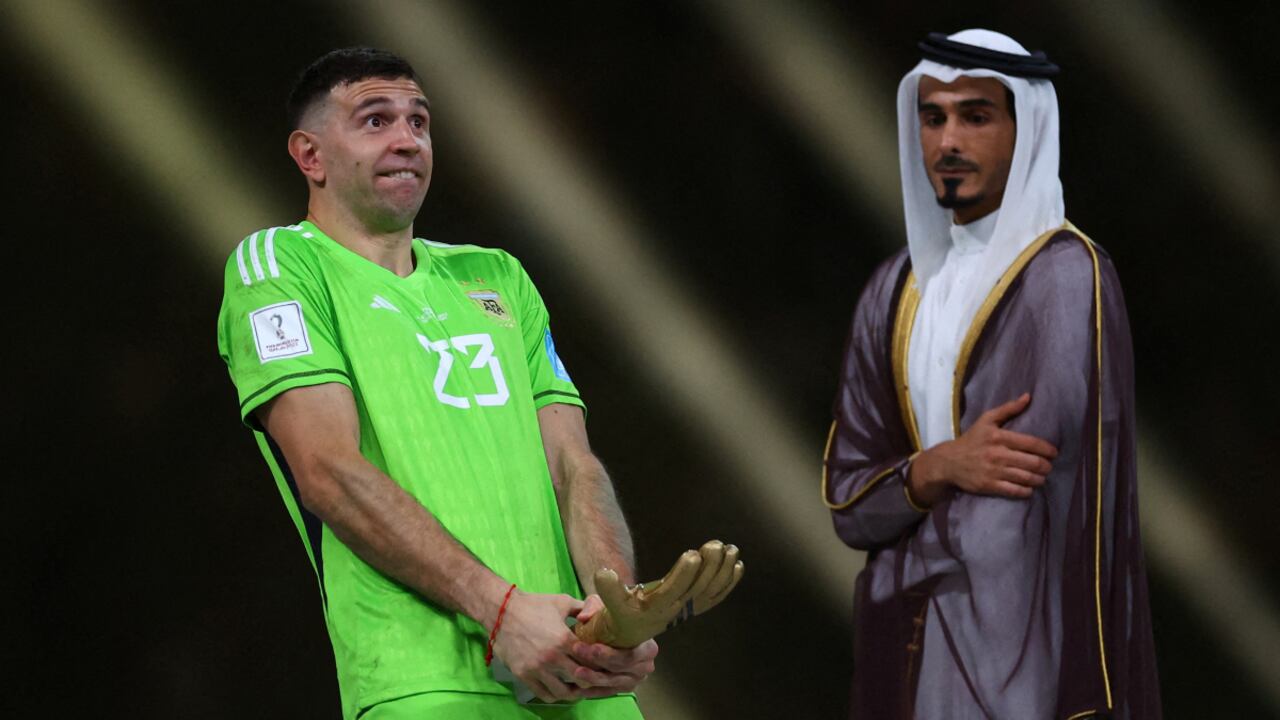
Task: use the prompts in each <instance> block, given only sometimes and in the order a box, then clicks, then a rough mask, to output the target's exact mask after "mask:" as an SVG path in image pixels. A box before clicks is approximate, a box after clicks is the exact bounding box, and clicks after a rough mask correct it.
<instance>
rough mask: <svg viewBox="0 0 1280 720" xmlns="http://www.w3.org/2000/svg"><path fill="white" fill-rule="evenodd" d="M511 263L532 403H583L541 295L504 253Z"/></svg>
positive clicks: (517, 263) (579, 404) (521, 270)
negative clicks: (559, 350)
mask: <svg viewBox="0 0 1280 720" xmlns="http://www.w3.org/2000/svg"><path fill="white" fill-rule="evenodd" d="M508 258H509V262H510V263H511V266H512V274H513V276H514V277H513V280H514V283H515V293H516V298H517V302H518V303H519V306H520V317H519V320H520V332H521V335H522V336H523V338H524V349H525V361H526V362H527V363H528V366H529V382H530V385H531V386H532V387H531V389H532V390H533V402H534V406H535V407H537V408H539V409H541V408H543V407H545V406H547V405H550V404H552V403H564V404H567V405H577V406H578V407H581V408H583V409H585V408H586V405H585V404H584V403H583V402H582V397H581V395H579V393H578V388H577V387H576V386H575V385H574V384H573V380H572V379H571V378H570V377H569V371H568V370H567V369H566V368H565V365H564V362H563V361H562V360H561V359H560V355H559V354H558V353H557V352H556V343H555V339H554V338H553V337H552V335H551V318H550V315H549V314H548V313H547V306H546V305H545V304H544V303H543V302H542V295H541V294H539V293H538V288H537V287H535V286H534V284H533V280H532V279H530V278H529V274H528V273H526V272H525V270H524V267H523V266H521V265H520V262H519V261H518V260H516V259H515V258H513V257H510V256H508Z"/></svg>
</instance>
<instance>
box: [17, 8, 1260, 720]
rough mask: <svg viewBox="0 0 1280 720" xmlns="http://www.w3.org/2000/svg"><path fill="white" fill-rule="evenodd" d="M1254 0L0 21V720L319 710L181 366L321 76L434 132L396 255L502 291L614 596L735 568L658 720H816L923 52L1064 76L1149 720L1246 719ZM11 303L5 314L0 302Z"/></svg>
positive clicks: (1067, 169) (163, 11) (310, 647)
mask: <svg viewBox="0 0 1280 720" xmlns="http://www.w3.org/2000/svg"><path fill="white" fill-rule="evenodd" d="M1278 19H1280V17H1277V12H1276V10H1275V5H1274V4H1272V3H1267V2H1264V1H1263V0H1247V1H1245V2H1239V3H1232V4H1230V5H1227V4H1214V5H1207V4H1202V3H1197V2H1192V1H1191V0H1133V1H1128V0H1126V1H1125V2H1116V3H1102V2H1077V1H1076V0H1056V1H1054V2H1047V3H1040V4H1035V5H1034V6H1033V5H1028V4H1025V3H1013V2H1007V3H1006V2H975V3H926V2H918V1H911V0H908V1H904V2H895V3H890V2H873V3H846V2H836V1H835V0H792V1H782V0H779V1H778V2H752V1H750V0H743V1H741V2H735V1H734V0H697V1H695V2H645V3H639V2H617V3H589V2H562V3H512V2H500V1H497V0H470V1H469V2H464V1H463V0H447V1H434V0H432V1H424V2H410V0H377V1H376V2H360V3H357V2H351V3H341V2H306V1H304V0H278V1H277V2H258V3H248V2H223V3H211V2H191V1H188V0H181V1H175V2H161V1H159V0H122V1H120V2H93V1H91V0H3V2H0V33H3V35H4V37H5V42H4V43H3V47H0V58H3V61H4V62H3V65H2V67H0V77H3V78H4V81H5V84H6V86H7V87H8V88H9V90H8V91H7V93H6V94H7V96H8V97H9V98H10V100H9V101H8V102H7V103H6V110H5V113H4V116H5V123H6V132H5V137H6V139H7V140H8V143H7V144H8V148H7V151H6V162H5V163H3V165H2V166H0V172H2V173H3V175H4V187H7V188H9V190H7V191H6V196H7V202H8V203H12V204H11V205H10V206H9V209H8V211H7V212H6V213H5V214H6V216H7V217H8V218H9V221H8V230H7V232H6V235H7V236H8V237H9V245H8V246H9V250H8V252H9V253H10V255H9V257H10V258H11V259H13V260H14V261H15V262H14V263H13V264H11V266H10V270H9V272H8V273H7V275H8V277H9V278H10V281H9V282H10V288H11V291H12V292H11V293H10V297H11V300H10V303H11V308H13V311H12V312H11V313H10V315H9V323H10V324H11V330H10V337H11V338H12V340H11V343H12V344H11V346H10V350H9V351H8V353H7V354H8V356H9V357H10V362H11V363H13V364H14V365H13V366H11V367H15V369H16V374H15V375H14V376H13V379H14V381H15V385H17V391H18V393H19V395H18V398H17V401H16V403H15V405H17V407H15V408H14V411H13V412H11V413H10V414H9V416H7V419H6V434H7V435H8V436H9V437H10V438H15V439H17V442H15V443H14V444H13V445H11V446H10V447H11V453H13V455H14V456H15V457H16V458H17V463H16V468H15V471H14V475H13V476H12V479H11V487H12V488H13V490H11V491H10V492H11V493H12V494H11V497H12V496H13V495H16V499H17V502H16V503H15V504H11V505H10V506H9V507H10V516H9V517H10V520H9V521H8V522H7V523H6V524H5V526H6V533H7V535H8V536H9V537H8V542H6V545H7V546H8V547H9V548H10V551H11V552H12V553H13V555H12V557H13V559H14V562H15V563H16V565H14V566H10V567H11V569H10V572H9V577H10V582H9V583H8V586H9V589H8V593H9V594H10V596H11V598H12V601H13V603H12V609H11V610H10V612H9V613H7V615H8V621H9V623H10V624H11V629H10V631H9V632H10V634H9V638H10V639H9V641H8V642H7V643H6V644H7V645H8V647H7V649H6V652H5V655H6V656H8V658H9V661H10V662H12V663H13V664H14V672H15V674H11V675H10V679H9V682H7V683H6V686H7V688H6V691H5V692H4V693H0V710H2V711H3V713H2V714H3V715H4V716H6V717H14V716H19V715H22V716H27V715H30V714H33V713H37V712H40V713H44V712H48V711H50V709H51V708H56V711H54V712H53V716H56V717H76V716H118V715H127V716H129V717H136V718H226V717H263V718H268V717H269V718H336V717H338V704H337V689H336V683H335V680H334V674H333V667H332V663H333V661H332V654H331V652H330V649H329V646H328V641H327V638H326V637H325V634H324V629H323V621H322V617H321V611H320V606H319V603H318V602H317V598H316V591H315V586H314V578H313V576H312V574H311V572H310V569H309V568H308V566H307V563H306V558H305V555H304V554H303V552H302V548H301V547H300V544H299V540H298V538H297V536H296V534H295V532H294V529H293V527H292V526H291V524H290V522H289V520H288V518H287V516H286V514H285V512H284V511H283V509H282V506H281V504H280V501H279V498H278V496H277V494H276V490H275V488H274V486H273V484H272V482H271V480H270V477H269V475H268V474H267V472H266V469H265V467H264V466H263V463H262V462H261V460H260V458H259V457H258V456H257V452H256V449H255V447H254V446H253V443H252V442H251V438H250V436H249V434H248V433H247V432H246V431H245V430H244V429H243V428H242V427H241V426H240V425H239V424H238V422H237V420H236V417H237V413H236V404H235V399H234V393H233V391H232V388H231V386H230V384H229V382H228V380H227V377H226V372H225V370H224V368H223V366H222V364H221V362H220V361H219V359H218V357H217V354H216V350H215V344H214V319H215V317H216V313H217V308H218V303H219V300H220V296H221V287H220V278H221V270H222V263H223V260H224V259H225V257H226V256H227V254H228V252H229V251H230V250H231V249H232V248H233V247H234V245H235V243H236V242H238V241H239V239H240V238H241V237H243V236H244V235H246V234H247V233H249V232H251V231H252V230H254V229H257V228H259V227H263V226H268V225H275V224H284V223H287V222H293V221H295V220H297V219H300V218H301V217H302V216H303V214H304V212H305V187H304V185H303V183H302V181H301V179H300V178H299V177H298V176H297V173H296V171H295V169H294V167H293V165H292V163H291V161H290V160H289V158H288V157H287V155H286V154H285V151H284V140H285V136H286V132H287V128H286V125H285V121H284V113H283V105H284V98H285V95H286V93H287V91H288V88H289V86H290V83H291V81H292V79H293V77H294V76H295V74H296V73H297V72H298V71H299V70H300V69H301V67H302V66H303V65H305V64H306V63H307V62H309V61H310V60H311V59H312V58H314V57H315V56H317V55H319V54H320V53H322V52H324V51H326V50H329V49H331V48H334V47H339V46H346V45H353V44H371V45H377V46H383V47H387V48H389V49H392V50H394V51H397V52H399V53H401V54H404V55H406V56H407V57H408V58H410V60H411V61H412V62H413V63H414V64H415V66H416V67H417V69H418V70H419V72H420V74H421V75H422V76H423V77H424V78H425V82H426V88H425V89H426V92H427V94H428V95H429V96H430V97H431V99H432V102H433V122H432V131H433V136H434V141H435V149H436V170H435V177H434V181H433V185H432V190H431V192H430V194H429V195H428V197H427V201H426V205H425V206H424V209H423V212H422V214H421V215H420V216H419V221H418V223H417V226H416V230H417V234H418V235H420V236H424V237H428V238H431V239H434V240H440V241H443V242H450V243H477V244H482V245H493V246H500V247H503V248H506V249H508V250H510V251H511V252H513V253H514V254H515V255H517V256H518V257H520V258H521V259H522V260H523V261H524V263H525V265H526V266H527V267H528V268H529V270H530V272H531V274H532V275H533V277H534V278H535V279H536V280H537V281H538V283H539V285H540V287H541V289H542V292H543V295H544V296H545V298H546V301H547V304H548V306H549V307H550V309H551V312H552V317H553V321H554V325H555V327H556V338H557V341H558V345H559V348H560V351H561V354H562V355H563V357H564V358H565V360H566V362H567V364H568V366H569V368H570V370H571V371H572V372H573V374H574V378H575V380H576V381H577V383H578V385H579V387H580V388H581V389H582V391H583V393H584V396H585V397H586V399H587V401H588V404H589V405H590V407H591V417H590V427H591V433H592V439H593V441H594V444H595V446H596V449H597V451H598V453H599V454H600V455H601V456H602V457H603V458H604V460H605V461H606V463H607V464H608V465H609V466H610V468H611V470H612V473H613V476H614V479H615V482H616V483H617V485H618V487H619V492H620V495H621V498H622V501H623V504H624V507H625V509H626V510H627V512H628V515H629V517H630V520H631V523H632V526H633V529H634V532H635V535H636V540H637V549H638V552H639V555H640V562H641V566H642V569H643V573H642V574H644V575H652V574H655V573H660V572H663V571H664V570H665V566H666V564H667V563H668V562H669V561H670V559H671V558H673V557H674V556H675V554H676V553H677V552H679V551H680V550H683V549H685V548H687V547H696V546H697V545H698V544H699V543H701V542H702V541H703V540H705V539H707V538H708V537H721V538H724V539H726V540H732V541H734V542H736V543H738V544H739V545H740V546H742V548H743V550H744V557H745V558H746V561H747V566H748V572H747V576H746V579H745V580H744V582H743V585H742V586H741V588H740V589H739V590H738V591H737V593H736V594H735V596H734V597H733V598H732V599H731V601H730V602H728V603H727V604H726V605H725V606H724V607H723V608H722V609H720V610H717V611H716V612H715V613H714V614H712V615H709V616H707V617H705V618H702V619H700V620H699V621H698V622H696V623H693V624H691V625H689V626H687V627H685V628H682V629H681V630H679V631H678V632H674V633H672V634H670V635H669V636H667V637H666V638H664V640H663V643H662V646H663V653H662V656H661V657H660V659H659V660H660V663H659V668H660V672H659V674H658V675H656V676H655V677H654V678H653V679H652V680H651V681H650V682H649V683H647V684H646V686H645V687H644V689H643V692H642V693H641V699H642V706H643V707H644V708H645V709H646V710H647V711H648V714H649V716H650V717H652V718H655V719H671V720H685V719H693V718H727V717H734V718H780V717H787V718H840V717H844V715H845V707H846V699H847V687H848V677H849V674H850V672H851V669H852V668H851V661H850V642H849V637H850V614H851V613H850V595H851V588H852V580H853V577H854V574H855V573H856V571H857V568H858V567H859V565H860V563H861V557H860V556H859V555H858V554H857V553H854V552H852V551H850V550H848V549H846V548H844V547H843V546H842V545H841V544H840V543H839V542H838V541H837V539H836V538H835V536H834V534H833V533H832V532H831V529H830V523H829V520H828V518H827V514H826V511H825V510H824V509H823V507H822V505H821V503H820V502H819V497H818V470H819V465H820V456H821V452H822V445H823V441H824V438H825V432H826V427H827V423H828V422H829V407H830V402H831V398H832V395H833V392H834V389H835V384H836V368H837V364H838V362H839V357H840V353H841V350H842V347H843V344H844V341H845V335H846V328H847V322H848V319H849V315H850V312H851V311H852V308H853V305H854V302H855V300H856V298H857V294H858V292H859V290H860V289H861V287H862V285H863V283H864V282H865V280H866V278H867V277H868V275H869V274H870V272H871V270H872V269H873V267H874V266H875V264H876V263H877V262H878V261H879V260H880V259H882V258H883V257H885V256H886V255H888V254H889V253H890V252H892V251H893V250H894V249H896V248H897V247H899V246H900V244H901V242H902V232H901V217H900V213H901V210H900V207H901V202H900V199H899V189H898V173H897V159H896V157H897V156H896V153H897V147H896V140H895V132H896V130H895V122H896V121H895V118H894V114H893V98H894V89H895V87H896V83H897V81H898V78H899V77H900V76H901V75H902V74H903V73H904V72H905V71H906V70H907V69H909V68H910V67H911V66H912V65H913V64H914V63H915V62H916V60H917V55H916V52H915V42H916V41H917V40H918V39H920V38H921V37H923V36H924V34H925V33H926V32H927V31H930V30H943V31H948V32H951V31H955V30H959V29H962V28H965V27H989V28H992V29H997V30H1001V31H1003V32H1006V33H1009V34H1010V35H1012V36H1013V37H1015V38H1017V39H1019V40H1021V41H1022V42H1023V43H1024V44H1025V45H1027V46H1028V47H1030V48H1032V49H1041V48H1042V49H1045V50H1047V51H1048V52H1049V54H1050V56H1051V57H1052V58H1054V59H1055V60H1056V61H1057V62H1058V63H1059V64H1060V65H1061V66H1062V67H1063V68H1064V72H1063V74H1062V76H1061V78H1060V80H1059V81H1058V82H1057V89H1058V94H1059V98H1060V103H1061V107H1062V128H1063V132H1062V146H1063V151H1062V157H1063V161H1062V178H1063V182H1064V185H1065V188H1066V197H1067V207H1068V215H1069V217H1070V218H1071V219H1072V220H1073V221H1074V222H1075V223H1076V224H1077V225H1079V226H1080V227H1081V228H1083V229H1084V230H1085V231H1086V232H1088V233H1089V234H1090V235H1092V237H1093V238H1094V239H1096V240H1097V241H1098V242H1100V243H1101V244H1102V245H1103V246H1104V247H1105V248H1106V249H1107V250H1108V251H1109V252H1110V253H1111V255H1112V256H1113V258H1114V259H1115V262H1116V266H1117V267H1118V269H1119V271H1120V275H1121V278H1122V280H1123V282H1124V286H1125V290H1126V293H1127V298H1128V303H1129V313H1130V316H1131V319H1132V323H1133V329H1134V341H1135V345H1136V352H1137V360H1138V397H1139V402H1140V411H1141V428H1140V429H1141V434H1142V440H1141V442H1142V447H1141V457H1142V463H1143V475H1142V482H1143V487H1142V493H1143V495H1142V499H1141V504H1142V514H1143V521H1144V528H1143V529H1144V533H1145V537H1144V541H1145V543H1146V547H1147V557H1148V565H1149V570H1150V575H1151V585H1152V588H1151V595H1152V602H1153V611H1154V614H1155V626H1156V643H1157V648H1158V652H1159V659H1160V673H1161V678H1162V685H1163V692H1164V699H1165V706H1166V711H1167V717H1170V718H1182V717H1196V718H1200V717H1212V718H1245V717H1248V718H1255V717H1276V716H1280V623H1278V621H1277V617H1276V615H1277V610H1278V609H1280V603H1278V600H1280V554H1277V553H1276V552H1275V549H1276V546H1277V542H1276V541H1277V538H1278V534H1277V531H1276V520H1275V517H1276V516H1275V508H1276V507H1278V506H1280V483H1278V482H1277V477H1276V468H1277V467H1278V466H1280V433H1277V421H1276V407H1277V405H1276V403H1277V402H1280V380H1277V372H1276V368H1277V360H1276V357H1277V350H1280V341H1278V340H1277V337H1276V334H1277V329H1280V326H1278V324H1277V309H1278V306H1277V302H1276V288H1277V286H1278V283H1277V281H1278V280H1280V230H1278V229H1277V227H1278V226H1277V224H1276V223H1275V222H1274V219H1273V215H1274V212H1275V208H1276V207H1277V205H1278V204H1280V168H1278V165H1277V160H1280V143H1278V142H1277V140H1276V138H1277V134H1276V133H1275V132H1274V130H1273V129H1272V128H1270V127H1269V126H1268V125H1267V124H1266V123H1268V122H1271V121H1274V120H1275V118H1276V116H1277V110H1278V109H1280V102H1278V101H1277V99H1276V91H1275V88H1274V85H1275V80H1276V78H1277V77H1280V72H1277V70H1278V69H1280V67H1278V66H1280V63H1277V62H1276V61H1275V53H1274V43H1273V42H1271V35H1272V34H1273V33H1274V30H1275V28H1276V27H1277V22H1276V21H1277V20H1278ZM15 281H16V284H15Z"/></svg>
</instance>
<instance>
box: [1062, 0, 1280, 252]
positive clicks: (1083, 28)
mask: <svg viewBox="0 0 1280 720" xmlns="http://www.w3.org/2000/svg"><path fill="white" fill-rule="evenodd" d="M1057 4H1058V6H1059V8H1060V9H1061V11H1062V13H1063V14H1064V15H1065V16H1066V17H1067V19H1068V20H1069V21H1070V22H1071V23H1073V24H1074V25H1075V27H1076V29H1077V30H1078V32H1079V34H1080V35H1081V36H1083V37H1087V38H1089V42H1088V43H1087V47H1089V48H1090V49H1092V50H1094V51H1095V52H1096V53H1097V54H1098V56H1099V60H1100V61H1101V62H1103V63H1105V65H1106V67H1107V70H1108V73H1109V74H1111V75H1114V76H1115V77H1116V78H1117V79H1118V80H1119V82H1120V84H1121V86H1122V87H1123V89H1124V90H1125V91H1126V92H1127V93H1129V94H1130V95H1131V96H1132V97H1133V101H1132V104H1133V105H1134V106H1136V107H1137V108H1139V109H1140V110H1141V111H1143V112H1145V113H1146V114H1147V116H1148V117H1149V118H1150V120H1151V123H1152V124H1153V125H1155V126H1157V127H1161V128H1162V130H1163V132H1164V134H1165V135H1166V136H1167V137H1168V138H1169V140H1170V141H1171V145H1170V147H1172V148H1176V151H1177V152H1178V153H1185V155H1186V157H1187V158H1188V159H1189V160H1190V163H1188V164H1189V165H1191V166H1192V168H1198V170H1199V172H1200V173H1202V174H1203V175H1204V177H1205V178H1206V179H1205V181H1204V182H1202V183H1200V187H1201V188H1203V190H1204V192H1205V194H1206V195H1207V196H1209V197H1211V198H1213V200H1214V201H1215V202H1217V203H1220V204H1221V205H1222V206H1223V207H1224V208H1227V209H1228V212H1227V213H1225V214H1226V215H1227V216H1228V217H1230V218H1232V220H1233V223H1234V224H1236V225H1237V226H1238V227H1240V228H1241V229H1242V230H1246V231H1247V237H1249V238H1252V239H1253V240H1255V241H1257V242H1258V243H1259V244H1260V245H1261V248H1260V249H1261V250H1262V251H1263V252H1264V254H1265V255H1267V256H1268V258H1269V259H1270V261H1271V264H1272V267H1271V270H1272V273H1273V274H1280V233H1277V231H1276V225H1275V207H1276V201H1277V199H1278V198H1280V173H1278V172H1277V171H1276V158H1275V157H1274V156H1272V155H1269V154H1268V153H1267V152H1266V148H1273V149H1274V148H1275V147H1276V143H1275V141H1274V133H1272V132H1269V129H1267V130H1264V129H1263V128H1262V127H1261V125H1260V124H1259V123H1258V122H1257V121H1255V119H1254V118H1253V116H1252V115H1251V114H1250V113H1249V112H1248V110H1249V108H1250V107H1251V106H1253V105H1257V104H1258V103H1257V97H1256V95H1255V96H1253V97H1252V98H1251V102H1245V101H1242V100H1241V99H1240V98H1239V97H1238V96H1237V95H1236V94H1235V93H1234V92H1233V90H1232V86H1233V83H1232V82H1231V76H1230V75H1229V74H1228V73H1227V72H1225V71H1224V70H1223V69H1222V67H1221V66H1220V64H1219V61H1218V59H1217V58H1216V57H1215V56H1214V54H1213V52H1212V51H1211V50H1210V49H1209V48H1207V47H1205V46H1204V45H1203V44H1202V43H1201V42H1200V41H1199V40H1198V39H1197V38H1196V37H1195V36H1194V35H1192V34H1191V33H1190V32H1188V31H1187V28H1186V26H1185V25H1183V24H1182V23H1179V22H1178V21H1177V20H1176V19H1175V17H1174V16H1173V15H1172V14H1171V13H1172V10H1171V9H1170V8H1168V7H1161V6H1160V4H1159V3H1158V2H1156V1H1155V0H1126V1H1125V2H1114V3H1104V2H1090V1H1085V0H1058V3H1057ZM1139 38H1140V40H1138V39H1139ZM1189 171H1190V172H1195V170H1194V169H1190V168H1189Z"/></svg>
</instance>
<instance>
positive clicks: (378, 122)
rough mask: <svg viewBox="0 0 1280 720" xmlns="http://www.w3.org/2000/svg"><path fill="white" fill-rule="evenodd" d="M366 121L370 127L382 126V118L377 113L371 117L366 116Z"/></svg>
mask: <svg viewBox="0 0 1280 720" xmlns="http://www.w3.org/2000/svg"><path fill="white" fill-rule="evenodd" d="M364 122H365V124H366V125H368V126H369V127H382V118H380V117H378V116H377V115H370V116H369V117H367V118H365V121H364Z"/></svg>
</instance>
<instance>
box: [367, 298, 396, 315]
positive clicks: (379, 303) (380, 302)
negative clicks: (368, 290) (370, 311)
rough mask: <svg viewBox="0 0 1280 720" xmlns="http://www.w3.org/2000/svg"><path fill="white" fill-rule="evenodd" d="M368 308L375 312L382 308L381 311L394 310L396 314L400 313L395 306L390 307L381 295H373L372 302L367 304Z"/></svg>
mask: <svg viewBox="0 0 1280 720" xmlns="http://www.w3.org/2000/svg"><path fill="white" fill-rule="evenodd" d="M369 307H371V308H374V309H375V310H376V309H378V308H382V309H383V310H395V311H396V312H400V308H398V307H396V306H395V305H392V304H391V303H390V302H388V301H387V299H386V298H384V297H382V296H381V295H374V296H373V302H372V303H370V304H369Z"/></svg>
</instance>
